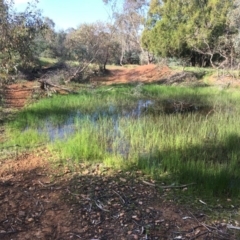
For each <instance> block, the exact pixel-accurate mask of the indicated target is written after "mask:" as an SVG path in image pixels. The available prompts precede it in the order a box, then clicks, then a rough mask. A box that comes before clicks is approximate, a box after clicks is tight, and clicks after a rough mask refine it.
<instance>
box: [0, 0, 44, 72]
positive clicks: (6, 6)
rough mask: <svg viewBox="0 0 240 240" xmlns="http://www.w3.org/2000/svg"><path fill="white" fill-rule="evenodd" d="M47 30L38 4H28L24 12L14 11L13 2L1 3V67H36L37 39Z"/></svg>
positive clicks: (5, 69) (9, 68)
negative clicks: (40, 33)
mask: <svg viewBox="0 0 240 240" xmlns="http://www.w3.org/2000/svg"><path fill="white" fill-rule="evenodd" d="M45 28H46V26H45V24H44V21H43V18H42V15H41V12H40V11H39V10H38V9H37V5H36V2H31V3H28V5H27V8H26V9H25V11H23V12H16V11H15V10H14V2H13V1H3V0H1V1H0V32H1V39H0V66H1V70H2V71H5V72H8V71H9V70H13V69H15V70H17V69H18V68H19V67H22V68H28V67H32V66H33V65H34V59H35V58H34V57H35V56H34V53H35V47H36V42H35V38H36V36H37V35H38V34H39V32H41V31H43V30H44V29H45Z"/></svg>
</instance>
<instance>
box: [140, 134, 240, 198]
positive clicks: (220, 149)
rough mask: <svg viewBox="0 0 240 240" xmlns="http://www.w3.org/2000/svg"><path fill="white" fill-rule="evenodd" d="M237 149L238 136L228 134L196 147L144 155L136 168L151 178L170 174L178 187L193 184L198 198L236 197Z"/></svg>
mask: <svg viewBox="0 0 240 240" xmlns="http://www.w3.org/2000/svg"><path fill="white" fill-rule="evenodd" d="M239 145H240V136H238V135H237V134H229V135H228V136H226V137H225V139H223V140H219V139H217V137H216V136H210V137H209V138H206V139H205V140H204V141H203V142H202V143H201V144H199V145H192V146H189V147H185V148H175V149H164V151H161V150H157V151H155V152H153V153H151V154H150V155H147V154H144V156H140V157H139V159H138V166H139V167H140V168H143V169H149V172H151V173H152V174H154V175H155V176H156V175H159V174H160V173H164V172H168V173H171V175H172V176H175V180H176V181H177V182H180V183H181V184H183V183H190V182H194V183H196V188H198V190H200V191H199V192H200V194H201V193H204V192H205V193H208V192H209V193H210V194H212V195H213V196H215V197H217V196H220V197H224V196H225V197H231V196H238V195H239V193H240V187H239V184H240V177H239V176H240V172H239V164H240V162H239V156H240V148H239ZM155 149H157V147H156V148H155ZM154 172H155V173H154ZM173 179H174V177H173Z"/></svg>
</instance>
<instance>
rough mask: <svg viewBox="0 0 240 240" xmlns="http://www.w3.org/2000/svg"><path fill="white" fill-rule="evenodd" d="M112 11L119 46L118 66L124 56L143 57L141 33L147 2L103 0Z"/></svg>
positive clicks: (138, 0)
mask: <svg viewBox="0 0 240 240" xmlns="http://www.w3.org/2000/svg"><path fill="white" fill-rule="evenodd" d="M103 1H104V2H105V3H106V4H108V6H110V9H111V11H112V18H113V21H114V24H115V26H117V31H116V36H117V39H118V42H119V44H120V46H121V55H120V56H119V59H120V64H122V63H123V60H124V57H126V55H127V54H128V55H130V56H131V54H135V55H138V56H139V55H142V56H143V55H144V54H145V50H144V49H143V48H142V45H141V33H142V31H143V29H144V24H145V20H146V14H147V9H148V6H149V0H123V1H121V2H119V1H117V0H103Z"/></svg>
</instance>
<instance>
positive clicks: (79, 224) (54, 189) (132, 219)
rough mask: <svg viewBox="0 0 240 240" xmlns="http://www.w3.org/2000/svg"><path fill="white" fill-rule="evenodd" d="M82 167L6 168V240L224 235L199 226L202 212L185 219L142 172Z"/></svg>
mask: <svg viewBox="0 0 240 240" xmlns="http://www.w3.org/2000/svg"><path fill="white" fill-rule="evenodd" d="M29 160H30V159H29ZM17 161H21V160H20V159H18V160H17ZM13 164H16V163H13ZM16 166H17V165H16ZM78 169H79V172H74V173H73V172H71V170H70V169H67V168H64V169H62V171H60V170H59V167H58V169H55V170H54V172H52V170H51V171H50V172H49V169H46V168H45V167H44V168H43V167H40V166H38V167H34V168H29V169H28V170H26V171H25V170H21V171H17V169H16V168H14V170H13V169H12V170H11V171H10V170H8V171H5V172H2V178H1V181H0V190H1V194H0V200H1V205H0V210H1V212H2V214H1V216H0V237H1V239H4V240H5V239H6V240H7V239H12V238H14V239H35V238H36V237H37V238H39V239H79V238H80V239H106V240H109V239H119V240H120V239H129V240H131V239H174V238H176V237H177V236H179V234H181V235H182V236H185V237H186V239H190V238H191V237H196V232H195V230H200V232H201V234H203V235H204V237H205V239H206V238H207V237H208V238H207V239H212V238H211V237H217V236H218V234H219V231H205V230H206V229H205V228H204V227H203V226H202V225H199V222H200V221H204V219H203V218H202V216H201V215H199V213H196V215H195V218H196V219H197V220H194V219H189V218H184V217H186V216H188V215H189V211H188V210H187V209H184V208H183V207H180V206H177V205H176V204H174V203H171V202H168V201H166V194H167V192H164V191H159V190H158V189H157V188H155V187H154V186H151V185H146V184H144V182H143V181H142V173H141V172H139V171H134V172H133V171H132V172H122V171H118V172H114V173H113V174H109V171H110V169H108V168H101V167H100V165H97V166H92V167H90V165H84V164H82V165H80V167H79V168H78ZM194 214H195V213H194ZM219 229H221V231H222V232H221V236H222V237H223V238H222V239H235V238H234V234H232V233H230V232H229V231H228V230H227V229H226V227H223V226H222V227H220V226H219ZM204 231H205V232H204ZM198 234H199V233H197V236H198ZM224 237H225V238H224ZM199 239H201V238H199Z"/></svg>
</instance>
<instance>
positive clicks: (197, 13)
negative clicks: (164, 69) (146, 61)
mask: <svg viewBox="0 0 240 240" xmlns="http://www.w3.org/2000/svg"><path fill="white" fill-rule="evenodd" d="M231 9H232V1H226V0H225V1H222V0H208V1H203V0H198V1H192V0H186V1H181V0H177V1H170V0H165V1H163V2H162V1H159V0H152V1H151V4H150V9H149V13H148V21H147V25H146V28H145V30H144V31H143V34H142V45H143V46H144V48H146V49H148V50H150V51H152V52H154V53H156V54H157V55H160V56H163V57H181V58H183V57H189V58H191V57H193V55H194V54H195V55H196V54H197V55H205V56H207V57H208V59H209V58H211V60H212V58H213V59H214V57H215V58H216V57H218V58H220V57H223V56H224V57H225V55H224V54H229V52H226V51H225V49H224V47H223V46H225V47H227V48H231V47H232V46H231V45H230V43H229V41H226V38H223V36H226V34H230V33H229V31H228V29H229V26H228V14H229V12H230V10H231ZM227 36H228V35H227ZM223 49H224V50H223ZM223 51H224V52H223ZM228 51H229V50H228Z"/></svg>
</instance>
